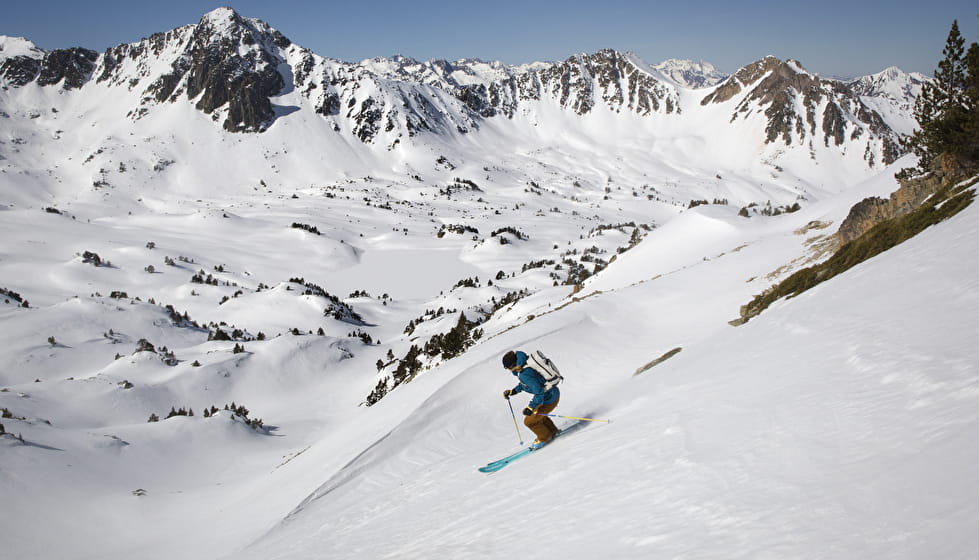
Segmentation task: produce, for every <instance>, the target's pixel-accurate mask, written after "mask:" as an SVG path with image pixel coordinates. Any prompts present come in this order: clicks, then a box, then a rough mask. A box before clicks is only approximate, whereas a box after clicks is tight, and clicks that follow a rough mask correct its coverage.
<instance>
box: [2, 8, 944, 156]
mask: <svg viewBox="0 0 979 560" xmlns="http://www.w3.org/2000/svg"><path fill="white" fill-rule="evenodd" d="M0 49H2V50H0V84H2V88H3V89H2V93H0V111H3V115H4V117H5V118H7V119H12V120H14V121H17V120H21V121H22V120H23V119H25V118H26V119H31V118H35V117H32V115H33V114H34V113H35V112H36V111H38V110H42V111H43V110H44V109H43V107H42V108H39V107H38V106H35V105H37V104H38V101H37V100H38V99H39V96H40V97H44V96H50V95H52V94H53V95H57V96H58V97H59V98H61V99H62V100H67V99H76V98H83V97H85V98H88V101H87V102H84V103H67V102H66V104H65V105H64V106H63V107H60V108H58V110H59V111H62V112H65V111H73V110H77V108H78V107H81V106H91V107H94V106H96V105H98V104H99V103H100V102H101V101H102V100H103V99H105V98H107V96H108V97H111V98H112V99H113V107H112V110H111V111H109V113H107V114H105V115H103V116H102V118H101V119H100V120H99V121H98V122H97V123H96V122H91V123H89V126H93V127H101V126H105V125H106V120H105V119H106V118H112V119H118V120H122V119H129V120H130V121H134V122H135V121H139V120H140V119H143V118H145V117H146V116H147V115H150V114H159V113H165V112H166V111H168V110H169V109H168V108H172V107H175V106H182V105H186V104H192V105H193V107H195V108H196V110H198V111H200V112H201V113H204V114H206V115H209V116H210V117H211V119H212V120H213V121H214V122H215V123H217V124H219V125H220V126H221V127H223V128H224V129H225V130H226V131H229V132H236V133H262V132H264V131H267V130H268V129H269V128H271V127H274V126H276V125H277V123H278V122H279V121H280V120H283V119H290V118H296V117H294V115H295V114H296V113H299V115H303V116H302V118H303V119H306V120H307V121H308V122H309V123H310V124H309V126H312V127H319V128H322V129H325V130H332V131H334V132H335V133H336V134H339V135H341V136H343V137H345V138H348V139H351V140H352V139H356V140H357V141H359V142H360V143H362V144H365V145H377V146H384V147H386V148H387V149H388V150H393V149H398V148H399V147H402V148H403V147H404V146H405V145H413V146H416V147H417V146H419V145H426V144H430V143H431V142H432V141H433V138H438V139H439V142H449V143H451V142H454V141H456V140H452V139H453V138H459V137H460V136H461V135H466V134H469V133H471V132H474V131H478V130H480V129H481V128H482V127H483V126H485V125H486V124H487V123H489V122H491V121H492V122H493V123H494V126H495V127H502V128H506V127H507V126H508V125H507V124H506V122H507V121H509V122H528V123H530V124H532V125H533V126H543V127H555V128H562V129H563V128H567V127H568V126H571V125H568V124H567V123H568V122H570V121H569V120H568V119H572V120H573V119H574V118H584V117H589V118H596V115H604V116H603V117H601V118H609V119H611V120H610V121H609V122H616V123H629V124H628V125H627V126H628V127H633V128H635V127H639V128H643V129H644V130H647V131H653V133H655V130H657V129H658V127H662V126H667V125H666V123H667V122H669V125H668V126H669V127H671V129H675V128H676V127H681V128H687V129H689V130H691V131H692V132H693V133H696V134H700V135H704V136H707V137H711V136H717V135H719V134H734V135H735V136H737V137H739V138H741V139H742V140H750V142H753V143H759V145H761V146H770V147H771V149H768V151H767V153H766V154H762V153H761V152H763V151H765V149H764V148H763V147H762V148H759V150H758V152H759V155H758V157H759V158H767V159H769V160H772V159H778V158H779V157H782V155H783V154H784V153H785V152H786V150H788V151H797V150H801V151H802V152H803V153H806V152H807V153H808V154H809V155H808V157H809V158H810V159H812V160H818V159H819V158H820V157H822V156H820V155H819V154H818V153H817V152H819V150H820V149H821V148H818V147H819V146H822V148H827V149H835V150H836V152H834V153H837V154H839V155H842V156H843V157H845V158H848V159H852V158H860V159H861V160H863V165H866V166H869V167H871V168H875V167H879V166H881V165H886V164H889V163H891V162H893V161H894V160H895V159H896V158H897V157H898V156H900V155H901V154H902V148H901V147H900V140H901V137H902V136H903V135H906V134H908V133H909V132H910V131H911V130H913V129H914V127H915V123H914V121H913V118H912V117H911V107H912V105H913V100H914V98H915V97H916V96H917V94H918V92H919V91H920V87H921V84H922V83H923V81H924V80H926V79H927V78H925V77H924V76H920V75H917V74H907V73H905V72H902V71H901V70H899V69H896V68H890V69H887V70H885V71H884V72H881V73H880V74H876V75H874V76H867V77H862V78H858V79H856V80H852V81H847V82H844V81H839V80H830V79H822V78H820V77H819V76H816V75H813V74H811V73H809V72H807V71H806V70H805V69H804V68H803V67H802V65H801V64H800V63H798V62H796V61H792V60H789V61H783V60H778V59H776V58H773V57H767V58H765V59H763V60H760V61H758V62H756V63H754V64H750V65H748V66H745V67H744V68H742V69H740V70H738V71H737V72H735V73H734V74H733V75H731V76H728V75H725V74H723V73H721V72H718V71H717V70H716V69H715V68H714V67H713V66H711V65H710V64H708V63H704V62H700V63H695V62H690V61H679V60H669V61H665V62H662V63H660V64H657V65H649V64H647V63H645V62H643V61H642V60H640V59H639V58H638V57H637V56H635V55H634V54H631V53H622V52H618V51H615V50H602V51H599V52H597V53H592V54H577V55H574V56H571V57H570V58H568V59H567V60H564V61H561V62H539V63H533V64H526V65H521V66H508V65H505V64H502V63H499V62H484V61H480V60H459V61H455V62H449V61H445V60H431V61H427V62H420V61H417V60H413V59H410V58H404V57H395V58H390V59H385V58H377V59H369V60H364V61H361V62H358V63H347V62H342V61H339V60H335V59H331V58H326V57H323V56H320V55H318V54H316V53H313V52H311V51H309V50H308V49H305V48H303V47H301V46H299V45H296V44H294V43H293V42H292V41H290V40H289V39H288V38H286V37H285V36H283V35H282V34H281V33H279V32H278V31H276V30H275V29H273V28H272V27H270V26H269V25H268V24H266V23H264V22H262V21H260V20H257V19H251V18H247V17H243V16H241V15H239V14H238V13H236V12H235V11H233V10H231V9H230V8H220V9H217V10H214V11H212V12H210V13H207V14H205V15H204V16H203V17H202V18H201V20H200V22H198V23H197V24H195V25H188V26H184V27H180V28H177V29H173V30H170V31H166V32H162V33H157V34H155V35H153V36H151V37H149V38H147V39H144V40H142V41H139V42H137V43H130V44H122V45H119V46H116V47H112V48H110V49H107V50H106V51H105V52H102V53H99V52H96V51H92V50H87V49H84V48H72V49H60V50H54V51H50V52H45V51H42V50H40V49H38V48H36V47H35V46H34V45H33V44H32V43H30V42H29V41H28V40H25V39H17V38H11V37H3V38H0ZM32 92H34V93H32ZM40 92H50V93H47V94H43V95H42V94H41V93H40ZM41 105H43V103H41ZM71 116H72V117H73V118H74V119H75V120H73V122H75V123H78V122H86V118H87V116H86V114H84V113H81V114H77V115H71ZM313 116H315V118H313ZM61 117H62V118H66V117H67V115H66V114H64V113H62V114H61ZM637 120H638V121H639V122H638V124H637V122H636V121H637ZM643 121H645V122H643ZM738 123H744V124H745V128H744V131H741V130H740V129H739V130H738V131H733V127H737V126H738ZM615 126H620V125H619V124H616V125H615ZM623 126H626V125H624V124H623ZM728 129H731V131H729V132H726V133H725V132H722V131H724V130H728ZM56 132H57V131H53V132H52V134H53V135H57V134H56ZM624 134H625V133H624ZM352 149H357V148H356V147H354V148H352ZM834 157H835V156H834Z"/></svg>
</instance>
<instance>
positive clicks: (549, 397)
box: [503, 350, 561, 449]
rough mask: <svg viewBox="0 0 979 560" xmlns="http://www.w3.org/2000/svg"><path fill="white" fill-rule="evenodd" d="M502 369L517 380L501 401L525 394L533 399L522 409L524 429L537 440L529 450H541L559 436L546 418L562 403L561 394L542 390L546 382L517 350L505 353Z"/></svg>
mask: <svg viewBox="0 0 979 560" xmlns="http://www.w3.org/2000/svg"><path fill="white" fill-rule="evenodd" d="M503 367H504V368H506V369H508V370H510V372H511V373H513V375H515V376H516V377H517V380H518V382H517V386H516V387H514V388H513V389H507V390H506V391H503V398H505V399H507V400H510V397H511V396H513V395H516V394H518V393H522V392H524V391H526V392H528V393H531V394H533V395H534V397H533V398H532V399H530V403H529V404H528V405H527V407H526V408H524V409H523V413H524V416H526V418H524V421H523V423H524V425H525V426H527V427H528V428H530V430H531V431H532V432H534V435H536V436H537V439H536V440H534V443H533V444H531V446H530V447H531V449H540V448H541V447H543V446H544V445H545V444H547V442H549V441H551V438H553V437H554V436H555V434H557V433H558V428H557V426H555V425H554V422H553V421H551V419H550V418H549V417H547V416H541V415H543V414H550V413H551V411H553V410H554V409H555V408H557V403H558V401H559V400H560V399H561V390H560V389H558V388H557V386H553V387H551V388H550V389H547V388H546V387H545V383H546V381H545V379H544V376H542V375H541V374H540V373H539V372H537V371H536V370H535V369H534V368H532V367H528V366H527V354H525V353H524V352H521V351H519V350H517V351H516V352H514V351H513V350H511V351H509V352H507V353H506V354H504V355H503Z"/></svg>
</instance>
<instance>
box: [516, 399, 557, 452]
mask: <svg viewBox="0 0 979 560" xmlns="http://www.w3.org/2000/svg"><path fill="white" fill-rule="evenodd" d="M560 400H561V399H558V400H556V401H554V402H552V403H551V404H542V405H540V406H538V407H537V411H536V412H537V414H531V415H530V416H525V417H524V419H523V423H524V426H527V427H528V428H530V430H531V431H532V432H534V435H536V436H537V440H538V441H542V442H546V441H550V440H551V438H552V437H554V434H556V433H557V432H558V429H557V426H555V425H554V422H553V421H551V418H550V417H549V416H540V414H550V413H551V411H553V410H554V409H555V408H557V403H558V402H559V401H560Z"/></svg>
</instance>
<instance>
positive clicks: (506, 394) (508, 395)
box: [503, 389, 510, 400]
mask: <svg viewBox="0 0 979 560" xmlns="http://www.w3.org/2000/svg"><path fill="white" fill-rule="evenodd" d="M503 398H504V399H506V400H510V389H507V390H506V391H503Z"/></svg>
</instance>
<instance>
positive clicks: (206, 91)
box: [150, 10, 291, 132]
mask: <svg viewBox="0 0 979 560" xmlns="http://www.w3.org/2000/svg"><path fill="white" fill-rule="evenodd" d="M290 44H291V43H290V41H289V40H288V39H286V38H285V37H284V36H282V34H281V33H279V32H278V31H275V30H272V29H271V28H266V29H258V28H256V25H255V24H254V23H252V22H251V21H249V20H246V19H244V18H242V17H241V16H239V15H238V14H236V13H235V12H233V11H231V10H217V11H215V12H212V13H210V14H207V15H205V16H204V18H203V19H201V22H200V23H199V24H197V26H196V27H195V28H194V31H193V34H192V35H191V37H190V40H189V42H188V44H187V47H186V49H185V50H184V53H183V55H182V56H180V57H179V58H178V59H177V60H176V61H174V63H173V64H172V71H171V72H170V73H168V74H165V75H164V76H162V77H160V78H159V79H158V80H157V81H156V82H155V83H154V84H153V85H152V86H151V88H150V90H151V91H152V92H153V93H154V94H155V97H156V99H157V101H161V102H162V101H165V100H172V99H173V96H177V97H179V95H180V92H176V93H175V89H176V88H177V86H178V85H179V84H181V83H183V84H184V87H185V91H186V94H187V98H188V99H197V100H198V101H197V108H198V109H200V110H201V111H203V112H205V113H208V114H210V113H212V112H214V111H215V110H217V109H220V108H225V107H226V109H227V112H226V114H227V116H226V118H225V120H224V125H223V126H224V128H225V130H229V131H232V132H240V131H260V130H264V129H265V128H267V127H268V125H269V124H271V122H272V120H273V119H274V117H275V112H274V111H273V109H272V103H271V102H270V101H269V97H271V96H273V95H277V94H278V93H279V92H280V91H281V90H282V88H283V87H284V85H285V83H284V80H283V78H282V75H281V74H280V73H279V71H278V66H279V64H281V63H282V62H283V61H282V59H281V58H279V57H278V56H277V55H276V54H274V49H272V48H270V47H272V46H274V47H279V48H285V47H288V46H289V45H290ZM242 51H244V52H242Z"/></svg>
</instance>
